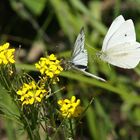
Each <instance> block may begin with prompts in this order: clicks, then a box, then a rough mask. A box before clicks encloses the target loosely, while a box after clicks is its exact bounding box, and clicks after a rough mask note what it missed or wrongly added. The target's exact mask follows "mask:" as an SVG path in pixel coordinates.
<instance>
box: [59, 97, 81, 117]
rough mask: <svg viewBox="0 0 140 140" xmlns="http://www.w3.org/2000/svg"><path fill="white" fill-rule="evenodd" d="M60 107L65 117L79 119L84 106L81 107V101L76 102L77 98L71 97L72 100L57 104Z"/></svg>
mask: <svg viewBox="0 0 140 140" xmlns="http://www.w3.org/2000/svg"><path fill="white" fill-rule="evenodd" d="M57 103H58V104H59V105H60V112H61V115H62V116H63V117H66V118H72V117H79V116H80V115H81V113H82V112H83V108H82V106H80V99H77V100H76V97H75V96H72V97H71V100H68V99H64V100H63V99H61V100H58V102H57Z"/></svg>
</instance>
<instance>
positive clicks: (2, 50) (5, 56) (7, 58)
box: [0, 43, 15, 65]
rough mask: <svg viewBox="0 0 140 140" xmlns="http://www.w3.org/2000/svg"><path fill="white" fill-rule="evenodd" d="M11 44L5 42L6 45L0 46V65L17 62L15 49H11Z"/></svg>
mask: <svg viewBox="0 0 140 140" xmlns="http://www.w3.org/2000/svg"><path fill="white" fill-rule="evenodd" d="M9 46H10V44H9V43H5V44H4V45H1V46H0V65H1V64H4V65H7V64H10V63H15V60H14V52H15V49H9Z"/></svg>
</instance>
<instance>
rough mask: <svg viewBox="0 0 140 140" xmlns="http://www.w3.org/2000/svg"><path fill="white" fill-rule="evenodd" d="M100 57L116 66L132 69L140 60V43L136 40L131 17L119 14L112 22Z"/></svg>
mask: <svg viewBox="0 0 140 140" xmlns="http://www.w3.org/2000/svg"><path fill="white" fill-rule="evenodd" d="M100 58H101V59H102V60H103V61H106V62H108V63H110V64H112V65H114V66H117V67H120V68H125V69H132V68H135V67H136V66H137V65H138V63H139V61H140V43H138V42H137V41H136V34H135V29H134V24H133V21H132V20H131V19H128V20H125V19H124V17H123V16H122V15H120V16H118V17H117V18H116V19H115V20H114V21H113V23H112V24H111V26H110V28H109V30H108V32H107V34H106V36H105V38H104V41H103V46H102V50H101V52H100Z"/></svg>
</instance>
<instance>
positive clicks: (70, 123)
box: [69, 119, 74, 140]
mask: <svg viewBox="0 0 140 140" xmlns="http://www.w3.org/2000/svg"><path fill="white" fill-rule="evenodd" d="M69 125H70V135H71V138H72V139H73V140H74V132H73V125H72V120H71V119H69Z"/></svg>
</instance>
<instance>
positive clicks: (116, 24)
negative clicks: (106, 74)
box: [102, 15, 125, 51]
mask: <svg viewBox="0 0 140 140" xmlns="http://www.w3.org/2000/svg"><path fill="white" fill-rule="evenodd" d="M124 22H125V20H124V18H123V16H122V15H120V16H118V17H117V18H116V19H115V20H114V21H113V23H112V24H111V26H110V28H109V30H108V32H107V34H106V36H105V38H104V41H103V47H102V51H105V50H106V49H107V42H108V40H109V39H110V37H111V36H112V35H113V34H114V33H115V32H116V30H118V29H119V27H120V26H121V25H122V23H124Z"/></svg>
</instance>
